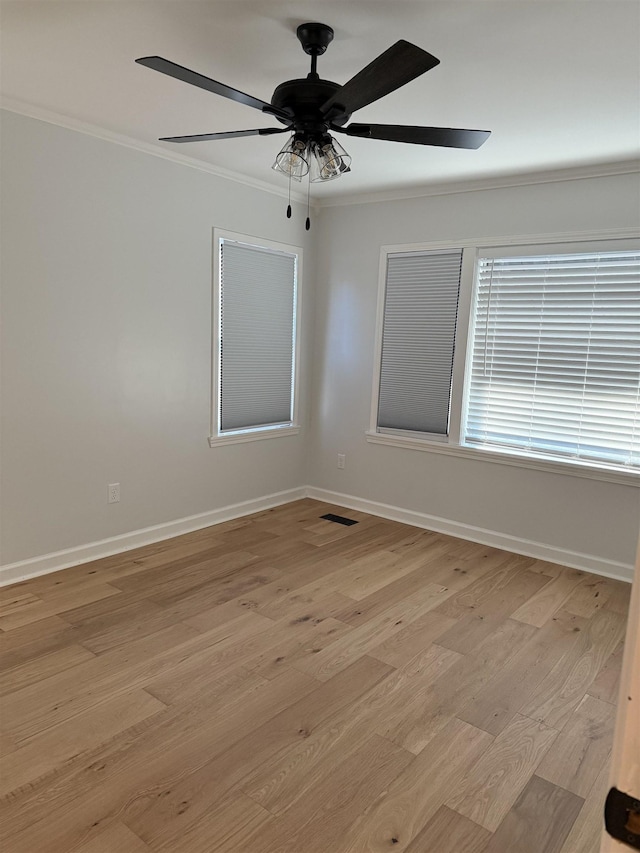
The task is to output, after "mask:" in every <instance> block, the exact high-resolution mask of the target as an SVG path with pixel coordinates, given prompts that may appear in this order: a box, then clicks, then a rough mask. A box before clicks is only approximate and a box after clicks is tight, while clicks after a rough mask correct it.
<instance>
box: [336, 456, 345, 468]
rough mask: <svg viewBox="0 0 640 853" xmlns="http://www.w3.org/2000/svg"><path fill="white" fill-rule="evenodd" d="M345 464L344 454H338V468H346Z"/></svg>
mask: <svg viewBox="0 0 640 853" xmlns="http://www.w3.org/2000/svg"><path fill="white" fill-rule="evenodd" d="M344 464H345V455H344V453H338V468H344Z"/></svg>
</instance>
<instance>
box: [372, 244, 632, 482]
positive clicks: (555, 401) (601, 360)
mask: <svg viewBox="0 0 640 853" xmlns="http://www.w3.org/2000/svg"><path fill="white" fill-rule="evenodd" d="M404 248H406V249H407V250H409V249H411V251H402V250H403V249H404ZM414 249H415V247H400V246H394V247H384V248H383V251H382V260H381V295H380V300H379V329H380V331H379V340H378V346H379V352H378V357H377V359H376V363H377V367H376V375H375V377H374V389H373V391H374V393H373V404H372V421H371V428H370V430H369V432H368V433H367V437H368V440H369V441H373V442H376V443H382V444H396V445H398V446H403V447H415V448H418V449H422V450H430V451H432V452H433V451H435V452H443V453H454V454H456V455H461V456H465V455H470V454H471V455H473V454H475V455H476V456H478V457H480V456H481V457H482V458H485V459H492V460H493V461H496V462H503V463H509V464H516V465H526V466H527V467H531V466H532V465H535V466H541V467H547V468H549V467H550V468H552V469H553V470H563V469H564V470H566V471H573V472H574V473H577V474H579V475H580V476H596V477H604V478H605V479H611V478H614V479H615V478H618V479H620V478H622V479H623V480H624V482H635V483H640V478H639V477H638V474H639V473H640V251H639V250H638V247H637V242H635V243H634V242H632V241H631V240H623V239H612V240H608V241H601V242H599V243H593V242H589V243H588V242H586V241H585V242H578V243H573V244H561V243H555V244H551V245H548V246H539V245H534V244H531V245H525V246H519V247H515V246H507V247H502V248H496V247H489V246H485V247H480V248H478V247H477V245H476V246H465V247H464V248H462V249H461V248H459V247H458V248H452V247H449V246H446V245H444V244H440V245H438V246H433V247H424V248H423V247H418V248H417V249H416V250H414ZM629 477H631V480H629V479H628V478H629Z"/></svg>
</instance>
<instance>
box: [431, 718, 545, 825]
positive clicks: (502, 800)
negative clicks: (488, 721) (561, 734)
mask: <svg viewBox="0 0 640 853" xmlns="http://www.w3.org/2000/svg"><path fill="white" fill-rule="evenodd" d="M557 737H558V732H557V731H556V730H555V729H552V728H550V727H549V726H545V725H544V723H536V722H534V721H533V720H530V719H528V718H527V717H522V716H516V717H515V719H514V720H513V721H512V722H511V723H510V724H509V725H508V726H507V727H506V729H505V730H504V731H503V732H502V733H501V734H499V735H498V737H497V738H496V739H495V741H494V742H493V743H492V744H491V746H490V747H489V748H488V749H487V750H486V752H485V753H484V755H483V756H482V758H480V760H479V761H478V762H476V764H475V765H474V766H473V767H471V768H470V769H469V770H468V771H467V773H466V774H465V776H464V778H463V779H462V780H461V782H460V785H459V786H458V789H457V791H456V793H455V794H454V795H453V796H450V797H449V798H448V799H447V800H446V805H447V806H449V808H451V809H454V810H455V811H457V812H459V813H460V814H461V815H464V816H465V817H468V818H469V819H470V820H473V821H474V822H475V823H478V824H480V826H484V827H485V829H488V830H489V831H490V832H495V831H496V829H497V828H498V826H500V823H501V822H502V820H503V819H504V817H505V816H506V814H507V812H508V811H509V809H510V808H511V806H512V805H513V803H514V802H515V800H516V798H517V797H518V795H519V793H520V792H521V791H522V790H523V788H524V787H525V786H526V784H527V782H528V781H529V779H530V778H531V775H532V773H533V772H534V771H535V769H536V767H537V766H538V764H539V763H540V761H541V760H542V758H543V757H544V755H545V754H546V753H547V751H548V750H549V748H550V747H551V746H552V744H553V742H554V741H555V740H556V738H557Z"/></svg>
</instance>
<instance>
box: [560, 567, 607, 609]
mask: <svg viewBox="0 0 640 853" xmlns="http://www.w3.org/2000/svg"><path fill="white" fill-rule="evenodd" d="M612 592H613V587H612V584H611V583H610V582H609V581H608V579H607V578H599V577H595V576H594V575H587V576H586V577H585V579H584V581H583V582H582V583H581V584H579V585H578V586H577V587H576V588H575V589H574V590H573V592H572V593H571V595H570V596H569V598H568V599H567V600H566V601H565V603H564V604H563V605H562V607H563V610H566V611H567V612H568V613H574V614H575V615H576V616H584V617H585V618H590V617H591V616H593V614H594V613H595V612H596V610H601V609H602V608H603V607H604V606H605V604H606V603H607V601H608V600H609V597H610V596H611V594H612Z"/></svg>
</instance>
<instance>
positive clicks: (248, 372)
mask: <svg viewBox="0 0 640 853" xmlns="http://www.w3.org/2000/svg"><path fill="white" fill-rule="evenodd" d="M220 244H221V245H220V350H219V401H218V404H219V424H220V430H219V431H220V433H223V432H230V431H238V430H249V429H256V428H261V427H268V426H283V425H288V424H291V423H292V419H293V389H294V367H295V365H294V356H295V331H296V330H295V317H296V260H297V256H296V255H295V254H289V253H286V252H280V251H275V250H273V249H269V248H265V247H261V246H253V245H249V244H246V243H240V242H235V241H230V240H226V239H222V240H221V241H220Z"/></svg>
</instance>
